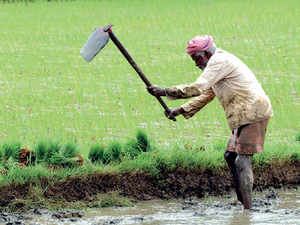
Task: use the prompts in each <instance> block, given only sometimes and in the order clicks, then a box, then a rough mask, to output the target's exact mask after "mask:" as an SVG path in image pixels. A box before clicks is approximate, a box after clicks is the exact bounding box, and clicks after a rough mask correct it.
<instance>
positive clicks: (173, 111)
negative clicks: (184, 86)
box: [165, 107, 184, 121]
mask: <svg viewBox="0 0 300 225" xmlns="http://www.w3.org/2000/svg"><path fill="white" fill-rule="evenodd" d="M182 113H184V109H183V108H181V107H179V108H171V109H170V112H169V113H168V112H167V111H165V115H166V117H167V118H168V119H170V120H173V121H176V118H175V117H176V116H178V115H180V114H182Z"/></svg>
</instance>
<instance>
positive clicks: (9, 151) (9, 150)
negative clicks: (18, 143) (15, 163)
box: [1, 143, 12, 161]
mask: <svg viewBox="0 0 300 225" xmlns="http://www.w3.org/2000/svg"><path fill="white" fill-rule="evenodd" d="M1 149H2V151H3V159H4V161H6V160H8V159H9V158H10V157H11V156H12V148H11V146H10V144H8V143H4V144H3V145H2V146H1Z"/></svg>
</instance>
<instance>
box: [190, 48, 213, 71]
mask: <svg viewBox="0 0 300 225" xmlns="http://www.w3.org/2000/svg"><path fill="white" fill-rule="evenodd" d="M191 57H192V59H193V60H194V62H195V65H196V66H197V67H199V68H200V69H201V70H204V69H205V67H206V65H207V62H208V60H209V58H208V57H207V55H206V54H205V53H204V52H201V53H199V52H196V53H194V54H193V55H191Z"/></svg>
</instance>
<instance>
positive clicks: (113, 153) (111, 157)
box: [102, 141, 122, 164]
mask: <svg viewBox="0 0 300 225" xmlns="http://www.w3.org/2000/svg"><path fill="white" fill-rule="evenodd" d="M121 150H122V147H121V144H120V143H119V142H117V141H113V142H111V143H110V144H109V145H108V146H107V148H106V149H105V151H104V153H103V160H102V162H103V164H109V163H110V162H120V159H121Z"/></svg>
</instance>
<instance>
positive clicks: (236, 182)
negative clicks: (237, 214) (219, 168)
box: [224, 151, 243, 204]
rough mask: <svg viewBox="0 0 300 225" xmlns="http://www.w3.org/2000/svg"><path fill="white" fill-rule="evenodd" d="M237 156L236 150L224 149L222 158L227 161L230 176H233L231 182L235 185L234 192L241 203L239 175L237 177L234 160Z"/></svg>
mask: <svg viewBox="0 0 300 225" xmlns="http://www.w3.org/2000/svg"><path fill="white" fill-rule="evenodd" d="M236 157H237V153H236V152H230V151H226V152H225V153H224V158H225V160H226V162H227V165H228V167H229V169H230V171H231V174H232V177H233V182H234V186H235V192H236V196H237V199H238V200H239V201H240V202H241V203H242V204H243V198H242V195H241V192H240V189H239V177H238V173H237V168H236V166H235V160H236Z"/></svg>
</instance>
